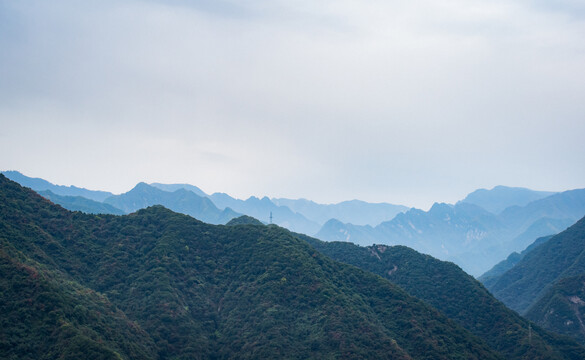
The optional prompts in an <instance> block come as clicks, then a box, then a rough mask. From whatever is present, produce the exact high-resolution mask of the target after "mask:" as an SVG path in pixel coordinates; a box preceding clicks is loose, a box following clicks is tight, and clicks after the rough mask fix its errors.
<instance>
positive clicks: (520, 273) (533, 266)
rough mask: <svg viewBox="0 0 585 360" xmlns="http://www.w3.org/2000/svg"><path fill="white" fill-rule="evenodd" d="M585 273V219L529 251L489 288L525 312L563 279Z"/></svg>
mask: <svg viewBox="0 0 585 360" xmlns="http://www.w3.org/2000/svg"><path fill="white" fill-rule="evenodd" d="M582 274H585V218H583V219H581V220H579V221H578V222H577V223H576V224H574V225H573V226H571V227H570V228H568V229H567V230H565V231H563V232H561V233H559V234H557V235H555V236H553V237H552V238H550V239H549V240H548V241H546V242H545V243H543V244H541V245H539V246H537V247H536V248H535V249H534V250H532V251H531V252H529V253H528V254H526V256H524V258H523V259H522V260H520V262H518V263H517V264H516V265H515V266H514V267H513V268H511V269H510V270H508V271H506V272H505V273H504V274H503V275H501V276H500V277H499V278H498V279H497V281H495V282H494V283H493V284H491V285H490V286H489V290H490V291H491V292H492V294H494V296H496V297H497V298H498V299H500V300H501V301H503V302H504V303H505V304H506V305H508V306H509V307H510V308H512V309H514V310H516V311H518V312H519V313H521V314H524V313H526V311H527V310H528V309H529V308H530V306H531V305H533V304H534V303H535V301H538V300H539V299H540V298H541V297H542V296H543V295H544V293H545V292H546V291H547V290H548V289H549V288H550V287H551V286H553V284H554V283H556V282H558V281H559V280H560V279H563V278H567V277H571V276H577V275H582Z"/></svg>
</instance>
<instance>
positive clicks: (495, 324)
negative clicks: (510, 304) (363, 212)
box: [298, 234, 582, 359]
mask: <svg viewBox="0 0 585 360" xmlns="http://www.w3.org/2000/svg"><path fill="white" fill-rule="evenodd" d="M298 236H299V237H301V238H303V239H304V240H306V241H307V242H309V243H310V244H311V245H312V246H313V247H315V249H317V250H319V251H320V252H322V253H323V254H326V255H328V256H330V257H331V258H333V259H335V260H338V261H341V262H344V263H347V264H352V265H354V266H357V267H359V268H362V269H364V270H367V271H370V272H372V273H375V274H378V275H380V276H382V277H384V278H386V279H388V280H390V281H391V282H393V283H395V284H397V285H399V286H400V287H402V288H403V289H405V290H406V291H407V292H409V293H410V294H411V295H413V296H415V297H417V298H419V299H422V300H424V301H425V302H427V303H429V304H431V305H432V306H434V307H435V308H437V309H438V310H440V311H441V312H442V313H444V314H445V315H447V316H448V317H449V318H451V319H453V320H455V321H456V322H458V323H459V324H461V325H462V326H464V327H465V328H466V329H468V330H469V331H471V332H472V333H474V334H475V335H477V336H479V337H481V338H482V339H484V340H485V341H486V342H487V343H488V344H489V345H490V346H491V347H492V348H493V349H496V350H497V351H498V352H500V353H501V354H503V355H504V356H505V358H506V359H553V358H559V359H561V358H572V357H573V356H575V354H576V353H577V354H578V353H579V351H580V350H579V351H577V352H575V349H576V347H575V344H574V342H572V341H568V340H567V339H565V338H564V337H561V336H557V335H553V334H550V333H548V332H547V331H544V330H543V329H541V328H539V327H538V326H536V325H534V324H531V323H530V322H529V321H528V320H526V319H524V318H522V317H521V316H519V315H518V314H517V313H516V312H514V311H512V310H510V309H508V308H507V307H506V306H505V305H504V304H503V303H501V302H500V301H498V300H497V299H495V298H494V297H493V296H492V295H491V294H490V293H489V292H488V291H487V290H486V289H485V288H484V287H483V286H482V284H481V283H480V282H478V281H477V280H475V279H474V278H473V277H472V276H470V275H468V274H466V273H465V272H464V271H463V270H461V269H460V268H459V267H458V266H457V265H455V264H453V263H449V262H445V261H440V260H437V259H435V258H433V257H432V256H429V255H423V254H420V253H418V252H416V251H414V250H412V249H410V248H407V247H405V246H386V245H373V246H368V247H361V246H357V245H354V244H351V243H347V242H323V241H319V240H317V239H314V238H310V237H308V236H303V235H300V234H299V235H298ZM581 356H582V355H581ZM575 358H579V357H575Z"/></svg>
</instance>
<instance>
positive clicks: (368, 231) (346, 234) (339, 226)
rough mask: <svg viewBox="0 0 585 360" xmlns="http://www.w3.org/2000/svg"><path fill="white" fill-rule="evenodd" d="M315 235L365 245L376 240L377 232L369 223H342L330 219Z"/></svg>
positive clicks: (325, 238)
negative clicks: (363, 224) (362, 224)
mask: <svg viewBox="0 0 585 360" xmlns="http://www.w3.org/2000/svg"><path fill="white" fill-rule="evenodd" d="M315 236H316V237H317V238H319V239H323V240H326V241H345V242H351V243H354V244H357V245H363V246H367V245H371V244H373V243H374V242H376V239H377V236H378V234H377V232H376V231H375V230H374V228H373V227H371V226H369V225H365V226H359V225H353V224H344V223H342V222H341V221H339V220H337V219H331V220H329V221H327V222H326V223H325V225H323V227H322V228H321V230H319V232H318V233H317V235H315Z"/></svg>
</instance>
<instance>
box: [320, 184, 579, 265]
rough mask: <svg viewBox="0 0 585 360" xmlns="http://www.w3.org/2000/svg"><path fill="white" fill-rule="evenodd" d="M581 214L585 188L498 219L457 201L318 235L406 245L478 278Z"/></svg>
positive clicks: (517, 208) (337, 227)
mask: <svg viewBox="0 0 585 360" xmlns="http://www.w3.org/2000/svg"><path fill="white" fill-rule="evenodd" d="M522 192H524V190H522ZM584 215H585V189H581V190H571V191H566V192H562V193H557V194H553V195H551V196H548V197H545V198H541V199H539V200H536V201H533V202H530V203H528V204H527V205H524V206H517V205H514V206H511V207H508V208H507V209H506V210H504V211H502V212H501V213H500V214H497V215H496V214H494V213H491V212H489V211H487V210H485V209H483V208H482V207H480V206H478V205H474V204H471V203H468V202H459V203H457V204H455V205H449V204H434V205H433V206H432V207H431V209H430V210H429V211H426V212H425V211H422V210H418V209H411V210H409V211H407V212H406V213H401V214H398V215H397V216H396V217H395V218H394V219H392V220H391V221H386V222H383V223H381V224H380V225H378V226H376V227H374V228H371V227H367V226H363V227H360V226H356V225H351V224H342V223H340V222H333V223H331V222H330V223H327V224H326V226H324V227H323V228H322V229H321V230H320V231H319V232H318V233H317V235H316V236H317V237H318V238H320V239H322V240H326V241H338V240H343V239H345V240H347V241H351V242H354V243H357V244H373V243H382V244H387V245H406V246H409V247H412V248H414V249H416V250H417V251H420V252H423V253H427V254H431V255H433V256H435V257H437V258H440V259H443V260H449V261H453V262H455V263H456V264H458V265H460V266H461V267H462V268H463V269H464V270H465V271H467V272H468V273H470V274H472V275H475V276H479V275H481V274H482V273H484V272H485V271H487V270H488V269H490V268H491V267H493V266H494V265H495V264H496V263H498V262H499V261H501V260H502V259H505V258H506V257H507V256H508V255H509V254H510V253H512V252H518V251H522V250H523V249H525V248H526V247H527V246H528V245H530V243H532V242H533V241H534V239H535V238H537V237H541V236H546V235H551V234H555V233H559V232H561V231H563V230H565V229H566V228H567V227H568V226H570V225H571V224H573V223H574V222H575V221H577V220H578V219H580V218H581V217H582V216H584Z"/></svg>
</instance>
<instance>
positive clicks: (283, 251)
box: [0, 176, 583, 359]
mask: <svg viewBox="0 0 585 360" xmlns="http://www.w3.org/2000/svg"><path fill="white" fill-rule="evenodd" d="M0 243H1V249H0V251H1V255H2V256H1V260H2V262H1V266H2V267H1V270H2V283H1V286H2V288H1V291H2V295H1V296H0V299H1V301H2V303H1V305H0V309H1V312H2V319H3V324H2V325H3V327H2V330H0V331H2V337H1V339H2V340H1V341H2V343H1V344H0V357H2V358H7V359H52V358H69V359H73V358H79V357H80V354H82V353H83V354H84V357H85V358H92V359H94V358H95V359H119V358H123V359H126V358H128V359H144V358H153V359H204V358H210V359H213V358H216V359H224V358H238V359H241V358H315V359H317V358H318V359H322V358H352V359H356V358H357V359H359V358H364V359H365V358H381V359H383V358H387V359H503V357H502V356H501V355H500V354H498V353H497V352H496V351H495V350H494V349H492V348H490V347H489V346H488V345H487V344H486V343H485V342H484V341H483V340H482V339H480V338H478V337H477V336H475V335H473V334H472V333H470V332H469V331H467V330H465V329H464V328H463V327H461V326H460V325H458V324H456V323H455V322H454V321H452V320H450V319H448V318H447V317H446V316H445V315H443V314H441V313H440V312H439V311H437V310H435V309H434V308H433V307H431V306H429V305H427V304H426V303H424V302H422V301H420V300H418V299H416V298H414V297H412V296H410V295H408V294H407V293H406V292H405V291H403V290H402V289H401V288H399V287H398V286H396V285H393V284H392V283H390V282H389V281H387V280H385V279H383V278H381V277H379V276H377V275H374V274H371V273H369V272H366V271H363V270H360V269H358V268H355V267H353V266H349V265H344V264H341V263H339V262H336V261H333V260H331V259H329V258H328V257H326V256H324V255H322V254H320V253H319V252H318V251H316V250H315V249H314V248H312V247H311V246H310V245H309V244H307V243H306V242H305V241H303V240H301V239H299V238H297V237H296V236H294V235H293V234H291V233H290V232H288V231H287V230H284V229H282V228H279V227H277V226H263V225H235V226H216V225H209V224H205V223H202V222H200V221H197V220H195V219H193V218H191V217H189V216H186V215H182V214H177V213H174V212H172V211H170V210H167V209H165V208H163V207H161V206H155V207H151V208H148V209H145V210H140V211H138V212H136V213H134V214H130V215H125V216H114V215H88V214H83V213H80V212H70V211H67V210H64V209H63V208H61V207H59V206H56V205H53V204H52V203H50V202H49V201H48V200H46V199H44V198H42V197H40V196H39V195H38V194H36V193H34V192H33V191H30V190H28V189H24V188H22V187H20V186H19V185H17V184H16V183H13V182H11V181H9V180H7V179H6V178H4V177H3V176H0ZM582 351H583V349H582V348H576V349H575V354H581V355H583V352H582ZM576 356H577V355H576ZM573 358H577V357H573Z"/></svg>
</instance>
